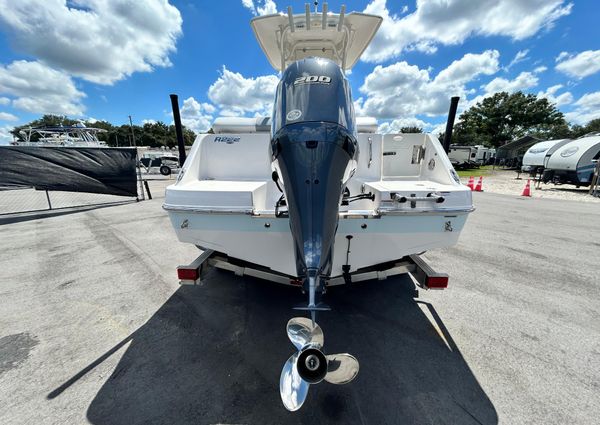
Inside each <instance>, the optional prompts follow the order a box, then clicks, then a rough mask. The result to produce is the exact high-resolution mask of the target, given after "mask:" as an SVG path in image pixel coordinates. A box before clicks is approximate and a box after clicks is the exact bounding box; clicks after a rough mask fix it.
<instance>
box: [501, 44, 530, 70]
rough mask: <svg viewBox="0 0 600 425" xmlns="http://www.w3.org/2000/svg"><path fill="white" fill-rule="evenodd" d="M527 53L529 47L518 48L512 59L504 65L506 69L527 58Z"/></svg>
mask: <svg viewBox="0 0 600 425" xmlns="http://www.w3.org/2000/svg"><path fill="white" fill-rule="evenodd" d="M528 53H529V49H525V50H519V51H518V52H517V54H516V55H515V57H514V58H513V60H511V61H510V63H509V64H508V66H507V67H506V71H508V70H509V69H510V68H511V67H512V66H513V65H516V64H518V63H519V62H523V61H524V60H525V59H527V54H528Z"/></svg>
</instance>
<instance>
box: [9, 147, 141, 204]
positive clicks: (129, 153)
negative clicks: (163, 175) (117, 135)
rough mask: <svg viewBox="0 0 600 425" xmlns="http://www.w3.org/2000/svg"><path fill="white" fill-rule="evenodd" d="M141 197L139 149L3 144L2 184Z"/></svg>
mask: <svg viewBox="0 0 600 425" xmlns="http://www.w3.org/2000/svg"><path fill="white" fill-rule="evenodd" d="M2 186H4V187H15V188H16V187H33V188H35V189H37V190H59V191H67V192H89V193H102V194H107V195H120V196H137V179H136V152H135V149H127V148H125V149H124V148H83V147H81V148H79V147H77V148H75V147H73V148H71V147H69V148H66V147H37V146H1V147H0V187H2Z"/></svg>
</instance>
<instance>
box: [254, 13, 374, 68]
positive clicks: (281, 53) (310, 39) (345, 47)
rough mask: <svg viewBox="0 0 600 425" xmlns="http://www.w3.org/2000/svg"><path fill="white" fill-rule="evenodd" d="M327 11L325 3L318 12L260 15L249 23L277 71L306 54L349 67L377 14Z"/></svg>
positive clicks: (364, 44) (362, 47) (369, 35)
mask: <svg viewBox="0 0 600 425" xmlns="http://www.w3.org/2000/svg"><path fill="white" fill-rule="evenodd" d="M345 9H346V7H345V6H342V9H341V10H340V13H339V14H336V13H328V11H327V3H324V4H323V9H322V11H321V13H317V12H313V13H311V11H310V6H309V5H308V4H306V6H305V13H304V14H297V15H294V14H293V13H292V8H291V7H288V14H287V15H283V14H281V15H280V14H277V15H267V16H260V17H257V18H254V19H252V21H251V22H250V25H251V26H252V29H253V30H254V34H255V35H256V38H257V40H258V43H259V44H260V47H261V48H262V49H263V51H264V52H265V55H266V56H267V59H269V62H270V63H271V65H272V66H273V68H275V69H276V70H278V71H283V70H284V69H285V68H286V67H287V66H288V65H289V64H290V63H292V62H295V61H297V60H299V59H303V58H306V57H310V56H316V57H322V58H327V59H331V60H333V61H334V62H336V63H337V64H338V65H339V66H340V67H341V68H342V69H344V70H346V69H351V68H352V67H353V66H354V65H355V64H356V62H357V61H358V59H359V58H360V56H361V55H362V53H363V52H364V51H365V49H366V48H367V46H368V45H369V43H370V42H371V40H372V39H373V37H374V36H375V33H376V32H377V30H378V29H379V26H380V25H381V21H382V18H381V16H376V15H367V14H364V13H357V12H352V13H349V14H348V15H346V14H345Z"/></svg>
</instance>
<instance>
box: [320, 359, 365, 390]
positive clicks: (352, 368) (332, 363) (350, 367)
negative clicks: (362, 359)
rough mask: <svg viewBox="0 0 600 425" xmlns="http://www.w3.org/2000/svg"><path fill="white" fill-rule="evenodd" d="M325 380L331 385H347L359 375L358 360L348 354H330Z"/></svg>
mask: <svg viewBox="0 0 600 425" xmlns="http://www.w3.org/2000/svg"><path fill="white" fill-rule="evenodd" d="M326 357H327V375H325V380H326V381H327V382H329V383H331V384H338V385H341V384H347V383H348V382H350V381H352V380H353V379H354V378H356V375H358V360H356V358H355V357H354V356H352V355H350V354H348V353H343V354H329V355H328V356H326Z"/></svg>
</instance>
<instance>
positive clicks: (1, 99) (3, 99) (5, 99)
mask: <svg viewBox="0 0 600 425" xmlns="http://www.w3.org/2000/svg"><path fill="white" fill-rule="evenodd" d="M9 103H10V99H9V98H8V97H0V105H8V104H9Z"/></svg>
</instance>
